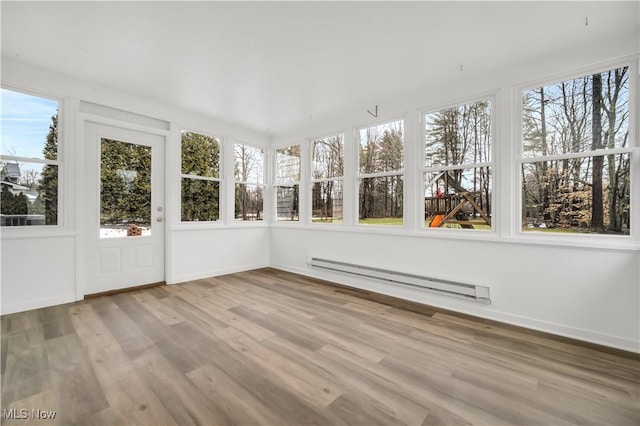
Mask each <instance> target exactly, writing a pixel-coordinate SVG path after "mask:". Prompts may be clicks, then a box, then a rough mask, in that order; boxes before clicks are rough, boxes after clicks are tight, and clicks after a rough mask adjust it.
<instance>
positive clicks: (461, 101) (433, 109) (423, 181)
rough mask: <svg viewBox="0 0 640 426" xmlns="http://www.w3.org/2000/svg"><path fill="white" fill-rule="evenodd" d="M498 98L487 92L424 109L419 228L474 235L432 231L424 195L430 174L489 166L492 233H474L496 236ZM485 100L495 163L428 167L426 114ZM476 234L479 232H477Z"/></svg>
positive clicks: (420, 159) (420, 164)
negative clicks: (487, 107)
mask: <svg viewBox="0 0 640 426" xmlns="http://www.w3.org/2000/svg"><path fill="white" fill-rule="evenodd" d="M496 98H497V92H496V91H491V92H485V93H481V94H478V95H475V96H470V97H465V98H460V99H457V100H454V101H450V102H446V103H441V104H438V105H436V106H434V107H431V108H421V109H420V117H419V118H418V122H419V126H420V134H421V136H420V139H419V140H420V141H421V149H420V158H419V159H418V161H419V165H418V171H419V175H418V178H419V179H420V183H419V185H418V188H420V195H419V196H420V198H419V200H420V209H419V214H420V217H419V218H418V219H419V221H418V223H419V224H420V225H419V228H420V229H421V230H423V231H425V232H434V233H435V232H442V233H447V234H453V235H455V234H462V235H469V234H470V232H469V231H470V230H468V229H453V228H444V227H439V228H431V227H429V226H427V225H426V224H425V219H424V216H425V201H424V194H425V190H426V174H427V173H433V172H441V171H449V170H465V169H474V168H481V167H486V168H488V169H489V170H490V173H491V179H490V182H491V200H490V203H491V215H490V218H491V229H490V230H486V229H476V230H471V233H473V234H474V235H492V236H495V235H496V234H497V228H498V219H499V216H498V214H497V213H498V208H497V207H498V206H497V204H496V200H497V193H498V191H497V190H496V183H497V179H496V172H497V170H496V154H497V151H498V150H497V149H496V140H497V139H498V137H497V126H496V121H497V120H496V103H497V102H496V100H497V99H496ZM481 101H488V102H489V104H490V112H491V123H490V132H491V152H490V158H491V161H488V162H482V163H460V164H455V165H449V166H435V167H426V165H425V157H426V149H427V136H426V132H425V126H426V124H427V123H426V117H425V116H426V115H427V114H433V113H437V112H440V111H443V110H447V109H451V108H457V107H460V106H464V105H468V104H473V103H476V102H481ZM473 231H475V232H473Z"/></svg>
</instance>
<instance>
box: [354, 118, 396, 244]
mask: <svg viewBox="0 0 640 426" xmlns="http://www.w3.org/2000/svg"><path fill="white" fill-rule="evenodd" d="M396 121H402V129H403V133H402V166H403V167H402V169H401V170H393V171H389V172H378V173H364V174H361V173H360V131H361V130H365V129H370V128H372V127H378V126H383V125H385V124H390V123H393V122H396ZM406 133H407V117H406V115H400V116H391V117H388V118H385V119H382V120H376V121H374V122H371V123H369V124H365V125H360V126H357V127H355V128H354V132H353V150H352V152H353V156H354V158H353V163H354V169H353V170H354V173H353V181H354V194H353V195H354V198H353V202H354V208H353V212H354V218H353V220H354V222H355V225H356V227H362V228H366V229H372V230H374V229H375V230H381V231H382V232H392V233H398V232H402V231H403V230H406V229H407V209H406V200H407V191H406V188H407V185H406V179H407V176H406V168H407V140H406ZM388 176H401V177H402V187H403V188H402V224H401V225H376V224H368V223H360V180H362V179H367V178H377V177H388ZM343 204H344V200H343Z"/></svg>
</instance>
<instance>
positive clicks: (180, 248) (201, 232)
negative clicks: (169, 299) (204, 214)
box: [0, 58, 269, 314]
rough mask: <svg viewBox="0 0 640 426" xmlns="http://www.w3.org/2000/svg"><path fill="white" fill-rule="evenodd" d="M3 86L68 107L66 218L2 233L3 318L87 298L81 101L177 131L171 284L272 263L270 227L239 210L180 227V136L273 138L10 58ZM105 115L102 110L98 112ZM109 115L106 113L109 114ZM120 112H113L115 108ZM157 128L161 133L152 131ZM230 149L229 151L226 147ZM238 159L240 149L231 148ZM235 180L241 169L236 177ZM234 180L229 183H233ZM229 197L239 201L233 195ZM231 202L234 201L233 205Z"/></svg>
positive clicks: (171, 147)
mask: <svg viewBox="0 0 640 426" xmlns="http://www.w3.org/2000/svg"><path fill="white" fill-rule="evenodd" d="M2 86H3V87H7V88H10V89H11V88H12V89H14V90H23V91H27V92H31V93H33V94H36V95H41V96H45V97H54V98H58V99H60V101H61V105H63V107H64V110H63V117H64V118H63V120H62V121H61V123H60V135H59V140H60V141H61V150H62V159H63V161H64V166H63V176H62V180H63V190H62V200H61V203H62V218H61V224H60V226H59V227H31V228H29V229H9V228H3V229H1V230H0V233H1V245H0V247H1V255H2V260H1V275H0V283H1V291H0V296H1V297H0V309H1V312H2V314H8V313H12V312H19V311H24V310H28V309H35V308H40V307H45V306H52V305H56V304H60V303H66V302H72V301H75V300H80V299H82V298H83V295H84V294H85V293H84V258H83V256H84V253H83V246H82V245H83V241H84V235H83V233H84V232H85V230H84V228H83V223H82V217H83V215H82V211H83V199H82V195H81V194H83V191H84V187H83V185H84V181H85V180H86V179H85V176H84V169H83V160H82V159H83V158H84V157H83V131H84V120H85V118H87V117H88V115H87V114H85V113H81V112H80V111H81V110H80V105H81V101H85V102H90V103H93V104H97V105H99V106H106V107H109V108H111V109H113V108H115V109H118V110H121V111H125V113H122V112H116V113H115V114H111V117H106V118H105V117H103V118H101V117H99V116H93V117H92V120H98V121H100V120H105V122H107V123H109V124H113V125H118V126H121V127H125V128H134V129H136V130H142V131H145V126H150V125H151V124H147V123H152V122H153V121H154V120H145V119H144V118H141V117H134V118H133V119H134V120H137V122H136V123H135V124H132V123H130V122H127V121H126V119H127V117H129V115H128V114H127V113H134V114H139V115H143V116H146V117H151V118H154V119H158V120H163V121H165V122H166V123H167V124H168V125H167V126H166V127H168V129H169V130H167V129H165V130H162V131H161V132H160V133H161V134H163V135H164V136H165V138H166V149H165V153H166V158H167V164H168V167H166V170H167V175H166V179H165V187H166V188H165V192H166V197H165V199H166V203H165V211H166V219H167V220H166V230H165V232H166V234H165V235H166V238H165V240H166V242H167V248H166V252H165V280H166V281H167V282H168V283H177V282H180V281H184V280H188V279H192V278H201V277H206V276H213V275H219V274H224V273H229V272H236V271H241V270H245V269H253V268H257V267H263V266H267V265H268V259H269V257H268V245H269V244H268V240H267V239H268V229H267V224H266V223H265V224H246V225H245V224H242V223H234V221H233V218H232V215H233V206H230V207H229V208H228V209H227V210H225V212H223V217H224V221H222V222H221V223H219V224H215V225H212V226H211V225H210V226H208V227H206V228H204V227H203V226H198V225H197V224H196V225H193V226H185V225H184V224H181V223H180V204H179V203H180V175H179V173H180V131H181V129H189V130H194V131H201V132H205V133H207V134H211V135H214V136H217V137H220V138H222V139H223V143H224V144H229V145H230V146H232V144H233V143H235V142H236V141H242V142H244V143H250V144H253V145H256V146H263V147H265V146H267V145H268V142H269V138H268V135H266V134H264V133H261V132H257V131H254V130H251V129H247V128H243V127H241V126H238V125H235V124H233V123H227V122H223V121H220V120H216V119H215V118H211V117H205V116H201V115H197V114H193V113H189V112H186V111H179V110H176V109H173V108H169V107H165V106H162V105H158V104H154V103H151V102H148V101H145V100H141V99H135V98H131V97H130V96H127V95H123V94H119V93H114V92H111V91H107V90H104V89H101V88H98V87H94V86H90V85H87V84H84V83H82V82H78V81H75V80H73V79H70V78H67V77H63V76H59V75H54V74H51V73H48V72H46V71H44V70H40V69H36V68H33V67H29V66H26V65H24V64H19V63H17V62H14V61H11V60H6V59H4V58H3V61H2ZM92 110H93V111H94V114H96V112H95V111H98V113H97V114H99V113H100V107H97V108H95V107H93V108H92ZM108 112H109V111H108V110H105V115H109V114H108ZM112 112H113V111H112ZM149 131H152V132H154V133H155V132H157V131H158V129H157V128H154V129H152V128H151V127H149ZM224 149H225V148H224V147H223V150H224ZM223 152H227V153H228V154H230V155H231V158H232V156H233V149H232V148H227V149H226V151H223ZM229 175H230V176H231V177H232V176H233V170H230V171H228V173H227V177H228V176H229ZM227 182H229V180H228V179H227ZM222 194H223V196H227V201H229V197H230V199H231V201H232V200H233V192H232V191H231V190H223V191H222ZM227 205H228V203H227Z"/></svg>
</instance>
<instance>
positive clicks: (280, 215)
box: [276, 185, 300, 221]
mask: <svg viewBox="0 0 640 426" xmlns="http://www.w3.org/2000/svg"><path fill="white" fill-rule="evenodd" d="M299 190H300V188H299V186H298V185H291V186H277V187H276V203H277V212H276V216H277V217H276V219H277V220H279V221H297V220H299V219H298V205H299V199H298V194H299Z"/></svg>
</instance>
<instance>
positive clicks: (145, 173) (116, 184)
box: [100, 139, 151, 238]
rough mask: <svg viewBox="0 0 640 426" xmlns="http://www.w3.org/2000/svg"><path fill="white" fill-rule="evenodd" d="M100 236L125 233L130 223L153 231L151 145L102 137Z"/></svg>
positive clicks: (146, 232)
mask: <svg viewBox="0 0 640 426" xmlns="http://www.w3.org/2000/svg"><path fill="white" fill-rule="evenodd" d="M100 153H101V165H100V237H101V238H109V237H126V236H127V229H128V228H129V226H131V225H135V226H137V227H139V228H141V232H142V235H150V233H151V147H149V146H143V145H136V144H132V143H126V142H120V141H115V140H111V139H102V144H101V148H100Z"/></svg>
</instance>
